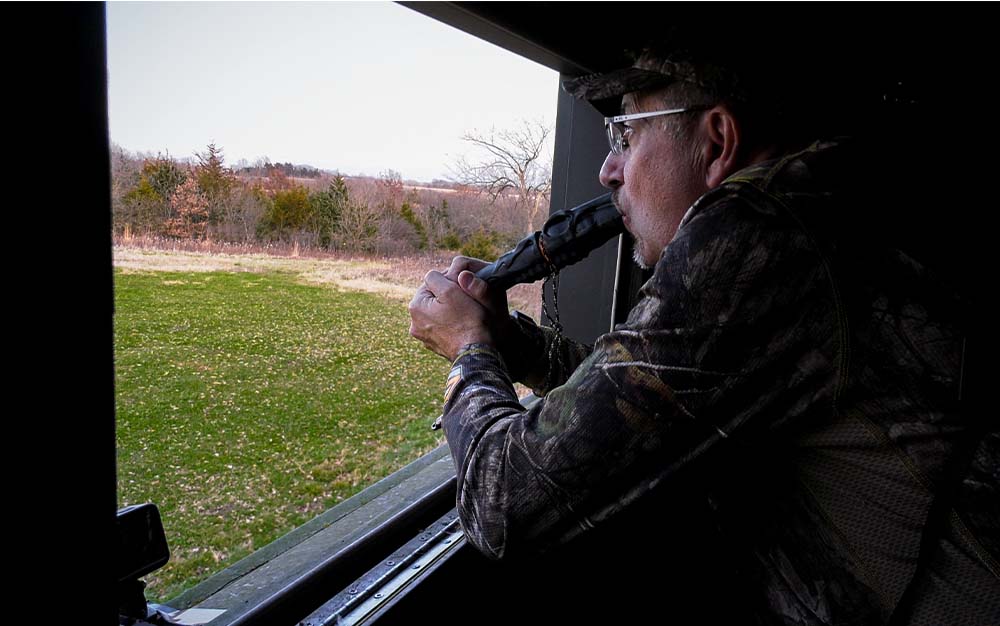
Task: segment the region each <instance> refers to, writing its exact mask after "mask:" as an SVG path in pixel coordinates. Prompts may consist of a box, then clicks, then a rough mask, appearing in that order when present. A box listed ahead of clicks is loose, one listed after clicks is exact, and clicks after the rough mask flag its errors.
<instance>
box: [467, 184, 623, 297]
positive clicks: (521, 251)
mask: <svg viewBox="0 0 1000 626" xmlns="http://www.w3.org/2000/svg"><path fill="white" fill-rule="evenodd" d="M624 230H625V226H624V224H623V223H622V216H621V213H619V212H618V209H616V208H615V205H614V204H613V203H612V202H611V194H610V193H606V194H604V195H603V196H598V197H596V198H594V199H593V200H588V201H587V202H584V203H583V204H581V205H579V206H576V207H573V208H572V209H563V210H562V211H558V212H556V213H553V214H552V215H550V216H549V219H547V220H546V221H545V223H544V224H543V225H542V229H541V230H538V231H535V232H534V233H532V234H530V235H528V236H527V237H525V238H524V239H522V240H521V241H519V242H517V245H516V246H514V248H513V249H512V250H510V251H508V252H506V253H504V254H503V256H501V257H500V258H499V259H497V260H496V261H494V262H493V263H491V264H489V265H487V266H486V267H484V268H482V269H481V270H479V271H478V272H476V276H478V277H479V278H481V279H483V280H485V281H486V282H487V284H489V285H490V286H491V287H495V288H499V289H503V290H505V291H506V290H507V289H510V288H511V287H513V286H514V285H517V284H520V283H532V282H535V281H536V280H540V279H542V278H545V277H546V276H548V275H549V274H551V273H552V272H553V271H555V270H559V269H562V268H564V267H566V266H568V265H572V264H574V263H576V262H577V261H580V260H583V259H584V258H586V256H587V255H588V254H590V253H591V252H592V251H593V250H595V249H596V248H598V247H599V246H600V245H601V244H603V243H604V242H606V241H607V240H608V239H611V238H612V237H614V236H615V235H619V234H621V233H622V232H623V231H624Z"/></svg>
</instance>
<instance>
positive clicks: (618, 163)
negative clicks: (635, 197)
mask: <svg viewBox="0 0 1000 626" xmlns="http://www.w3.org/2000/svg"><path fill="white" fill-rule="evenodd" d="M624 162H625V159H624V158H623V155H620V154H615V153H614V152H608V157H607V158H606V159H604V165H602V166H601V174H600V176H599V178H600V181H601V184H602V185H604V186H605V187H607V188H608V189H612V190H613V189H618V188H619V187H621V186H622V184H623V183H624V182H625V178H624V176H623V174H622V167H623V164H624Z"/></svg>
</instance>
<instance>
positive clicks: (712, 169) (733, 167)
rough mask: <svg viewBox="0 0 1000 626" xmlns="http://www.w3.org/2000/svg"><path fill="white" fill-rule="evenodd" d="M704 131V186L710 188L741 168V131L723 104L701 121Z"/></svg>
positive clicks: (709, 112) (716, 185) (706, 114)
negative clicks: (705, 165)
mask: <svg viewBox="0 0 1000 626" xmlns="http://www.w3.org/2000/svg"><path fill="white" fill-rule="evenodd" d="M702 124H703V126H702V128H703V130H704V131H705V132H704V135H703V136H704V137H705V138H706V140H707V141H706V142H705V145H704V150H705V154H704V156H705V157H706V158H705V163H706V164H707V167H706V168H705V184H707V185H708V188H709V189H714V188H716V187H718V186H719V185H721V184H722V181H724V180H725V179H726V178H728V177H729V175H730V174H733V173H734V172H736V171H738V170H740V169H741V167H742V164H741V163H740V160H739V159H740V157H739V153H740V149H741V148H742V145H741V141H742V139H743V136H742V129H741V128H740V125H739V121H738V120H737V119H736V117H735V116H734V115H733V112H732V111H731V110H729V108H728V107H727V106H725V105H723V104H720V105H718V106H715V107H713V108H711V109H709V111H708V112H707V113H705V116H704V117H703V118H702Z"/></svg>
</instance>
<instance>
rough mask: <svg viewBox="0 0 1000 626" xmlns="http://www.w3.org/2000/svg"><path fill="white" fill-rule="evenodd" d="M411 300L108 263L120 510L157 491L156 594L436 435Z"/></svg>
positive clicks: (206, 571) (156, 597)
mask: <svg viewBox="0 0 1000 626" xmlns="http://www.w3.org/2000/svg"><path fill="white" fill-rule="evenodd" d="M408 328H409V317H408V315H407V312H406V305H405V303H402V302H400V301H398V300H391V299H388V298H386V297H383V296H379V295H376V294H371V293H361V292H351V291H343V290H338V289H337V288H335V287H333V286H330V285H325V286H324V285H309V284H302V283H301V282H300V281H299V280H298V279H297V277H296V275H295V274H294V273H281V272H265V273H248V272H239V273H231V272H221V271H220V272H162V271H134V270H129V271H123V270H121V269H116V270H115V370H116V390H115V393H116V399H117V446H118V498H119V502H118V505H119V507H122V506H127V505H129V504H137V503H142V502H155V503H156V504H157V506H158V507H159V508H160V513H161V515H162V518H163V523H164V527H165V530H166V534H167V541H168V543H169V545H170V550H171V558H170V562H169V563H168V564H167V565H166V566H165V567H164V568H162V569H161V570H159V571H157V572H155V573H154V574H151V575H149V576H147V577H146V578H145V580H146V582H147V583H148V585H149V586H148V588H147V598H148V599H149V600H150V601H153V602H157V601H159V602H162V601H165V600H167V599H169V598H170V597H172V596H174V595H176V594H177V593H179V592H181V591H183V590H184V589H187V588H188V587H190V586H192V585H194V584H196V583H197V582H199V581H200V580H202V579H204V578H206V577H207V576H208V575H210V574H212V573H214V572H216V571H219V570H220V569H222V568H223V567H225V566H226V565H228V564H231V563H234V562H235V561H237V560H239V559H240V558H242V557H244V556H246V555H247V554H249V553H250V552H252V551H254V550H256V549H258V548H260V547H262V546H264V545H266V544H268V543H270V542H271V541H273V540H274V539H276V538H278V537H280V536H281V535H283V534H285V533H286V532H288V531H289V530H291V529H293V528H295V527H297V526H299V525H301V524H302V523H304V522H306V521H308V520H309V519H311V518H313V517H315V516H316V515H317V514H318V513H320V512H322V511H324V510H326V509H328V508H330V507H331V506H333V505H335V504H337V503H338V502H340V501H342V500H344V499H345V498H347V497H349V496H351V495H353V494H355V493H357V492H358V491H360V490H361V489H363V488H364V487H366V486H368V485H370V484H372V483H373V482H375V481H376V480H378V479H379V478H382V477H384V476H386V475H388V474H389V473H391V472H392V471H394V470H396V469H398V468H400V467H402V466H403V465H405V464H406V463H408V462H409V461H412V460H413V459H415V458H417V457H418V456H420V455H421V454H423V453H425V452H427V451H429V450H431V449H433V448H434V447H436V446H437V445H440V444H441V443H443V442H444V439H443V437H442V436H441V435H440V434H439V433H440V431H431V430H430V428H429V427H430V423H431V422H432V421H433V419H434V418H435V417H436V416H437V415H438V414H439V413H440V410H441V403H442V392H443V385H444V381H445V378H446V374H447V370H448V364H447V363H446V362H445V361H443V360H442V359H440V358H438V357H436V356H434V355H432V354H431V353H430V352H428V351H427V350H425V349H423V348H422V347H421V346H420V345H419V344H418V343H417V342H416V341H414V340H413V339H411V338H410V336H409V334H408Z"/></svg>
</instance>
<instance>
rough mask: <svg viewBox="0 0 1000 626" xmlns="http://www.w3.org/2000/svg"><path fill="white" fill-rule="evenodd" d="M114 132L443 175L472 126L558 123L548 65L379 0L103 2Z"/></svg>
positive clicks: (152, 142)
mask: <svg viewBox="0 0 1000 626" xmlns="http://www.w3.org/2000/svg"><path fill="white" fill-rule="evenodd" d="M106 6H107V24H108V74H109V91H108V93H109V96H108V97H109V100H110V102H109V115H110V126H111V139H112V141H114V142H115V143H117V144H118V145H120V146H122V147H123V148H126V149H128V150H131V151H140V152H152V153H156V152H169V153H170V155H171V156H174V157H178V158H180V157H188V156H192V155H193V153H194V152H195V151H199V152H201V151H204V149H205V146H206V145H207V144H208V143H209V142H212V141H214V142H215V143H216V145H218V146H221V147H222V148H223V150H224V152H225V156H226V162H227V163H228V164H229V165H235V164H236V163H237V161H238V160H240V159H246V160H247V161H250V162H253V161H254V160H256V159H258V158H261V157H265V156H266V157H268V158H270V160H271V161H272V162H278V161H280V162H288V161H291V162H292V163H296V164H309V165H313V166H316V167H320V168H323V169H330V170H339V171H340V172H341V173H343V174H350V175H359V174H368V175H377V174H378V173H379V172H382V171H384V170H387V169H393V170H396V171H398V172H400V173H401V174H402V175H403V178H407V179H414V180H421V181H430V180H432V179H434V178H446V177H447V174H448V168H447V166H448V164H449V163H451V162H453V160H454V158H455V157H456V156H457V155H459V154H462V153H467V152H469V151H470V147H469V145H468V144H466V143H464V142H462V141H461V140H460V137H461V136H462V134H463V133H465V132H467V131H472V130H474V129H479V130H486V129H489V128H490V127H491V126H496V127H497V128H504V127H509V126H512V125H515V124H517V122H518V120H519V119H538V118H543V119H545V120H546V121H547V122H548V123H549V124H554V123H555V111H556V98H557V94H558V91H557V90H558V74H557V73H556V72H554V71H553V70H550V69H548V68H546V67H543V66H541V65H538V64H537V63H534V62H532V61H528V60H525V59H523V58H521V57H518V56H516V55H514V54H512V53H510V52H507V51H506V50H503V49H501V48H498V47H496V46H493V45H491V44H489V43H486V42H483V41H481V40H479V39H476V38H475V37H472V36H471V35H467V34H465V33H463V32H460V31H458V30H456V29H454V28H452V27H450V26H446V25H444V24H441V23H440V22H437V21H435V20H432V19H430V18H428V17H425V16H423V15H421V14H419V13H416V12H415V11H412V10H411V9H407V8H405V7H402V6H399V5H396V4H392V3H388V2H309V3H299V2H287V3H264V2H260V3H244V2H223V3H200V2H199V3H193V2H192V3H188V2H184V3H159V2H148V3H147V2H142V3H131V2H109V3H108V4H107V5H106Z"/></svg>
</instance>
